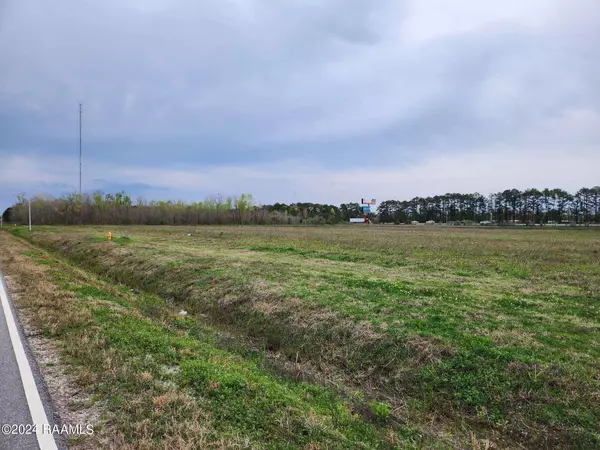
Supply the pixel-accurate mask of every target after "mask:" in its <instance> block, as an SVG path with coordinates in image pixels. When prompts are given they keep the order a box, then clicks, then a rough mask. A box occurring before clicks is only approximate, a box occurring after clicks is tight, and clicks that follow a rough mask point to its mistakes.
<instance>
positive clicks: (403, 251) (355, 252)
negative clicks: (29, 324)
mask: <svg viewBox="0 0 600 450" xmlns="http://www.w3.org/2000/svg"><path fill="white" fill-rule="evenodd" d="M108 231H111V232H112V233H113V237H114V239H113V241H112V242H107V241H106V238H105V235H106V233H107V232H108ZM13 234H14V235H15V236H17V237H21V238H25V239H27V240H29V241H30V242H32V243H34V244H36V245H39V246H41V247H43V248H45V249H46V250H49V251H51V252H56V253H58V254H60V255H62V256H64V257H66V258H68V260H70V261H71V262H72V263H75V264H78V265H80V266H82V267H85V268H86V269H88V270H90V271H92V272H95V273H96V274H98V275H99V276H100V277H101V279H102V280H104V281H110V282H118V283H120V286H124V287H126V291H127V292H130V289H134V290H136V291H139V292H140V293H143V294H144V295H154V296H156V297H153V298H155V299H154V300H152V301H149V300H148V301H144V300H136V301H130V302H129V303H128V304H129V306H130V307H132V308H134V309H135V310H136V311H139V313H140V314H141V315H142V316H143V317H145V318H147V319H149V320H152V321H154V322H156V323H159V324H160V323H163V322H164V320H165V312H164V311H165V308H167V309H168V308H171V309H172V310H173V311H178V310H179V309H185V310H186V311H188V312H189V313H190V316H188V318H186V319H185V320H183V319H182V320H181V324H179V325H178V328H177V327H176V328H177V329H178V330H179V332H180V334H181V333H183V335H185V336H186V338H185V339H190V340H191V341H190V342H188V341H187V340H186V341H185V342H179V343H177V342H175V341H173V342H171V341H168V339H170V338H167V337H165V336H166V335H164V333H166V331H164V330H162V328H160V327H159V325H152V327H154V326H156V327H159V328H152V327H151V328H148V329H146V328H144V327H146V325H139V326H140V327H141V328H140V329H139V330H137V328H136V327H138V324H135V323H131V324H128V325H127V324H125V325H124V324H120V325H115V327H116V328H111V327H112V325H111V327H108V328H107V329H110V330H112V331H107V333H108V336H109V337H108V338H107V339H108V341H109V342H110V343H111V345H112V346H114V347H115V348H120V346H125V348H126V347H127V345H130V344H131V342H133V341H136V340H140V339H141V341H140V342H146V343H147V346H146V347H144V348H142V349H140V348H137V350H136V351H138V352H140V351H142V353H143V352H146V353H148V354H154V353H156V354H157V355H162V356H158V357H160V358H162V357H164V358H165V360H164V361H163V363H164V364H169V365H172V366H177V368H178V371H179V373H180V374H182V375H181V377H182V378H180V381H181V383H182V386H187V387H190V388H191V389H192V390H194V392H195V393H196V394H197V395H198V396H199V397H200V398H204V397H206V396H207V395H208V394H207V393H209V392H212V391H213V390H215V389H214V386H223V389H216V390H217V391H219V395H217V396H210V395H208V397H207V398H209V399H210V401H208V402H207V403H205V404H204V408H205V409H207V410H208V411H209V412H210V413H211V414H212V415H213V416H214V417H216V419H217V421H218V422H220V423H226V424H227V426H228V427H230V428H229V429H228V430H229V431H228V433H229V434H227V435H228V436H231V435H235V433H241V435H242V436H245V437H247V438H248V439H249V440H250V441H251V442H263V443H269V445H273V446H274V447H279V445H280V444H281V442H283V441H278V440H277V439H280V438H281V439H284V435H283V434H281V433H283V432H282V431H281V430H282V427H281V424H280V425H279V426H277V425H272V423H273V422H277V420H278V418H279V417H280V414H281V411H282V410H286V411H288V414H286V417H288V418H290V419H289V420H291V421H292V422H294V421H296V422H294V423H305V422H303V421H305V419H306V417H305V414H306V413H305V412H306V411H313V412H312V413H311V414H313V413H314V414H317V416H318V415H319V414H321V416H319V417H320V420H321V422H320V423H321V424H323V427H322V428H319V429H318V431H315V432H314V433H313V434H311V431H310V430H308V431H307V428H306V427H304V428H303V427H299V428H294V426H291V428H289V429H288V431H289V432H290V433H292V435H293V434H294V433H296V432H298V433H301V435H302V436H305V438H301V439H300V440H298V441H294V440H293V439H291V438H290V437H289V436H288V437H285V439H288V440H289V442H290V444H289V445H290V446H291V447H294V445H297V446H300V447H302V446H304V448H351V447H352V446H354V445H355V444H356V443H358V442H360V443H361V445H363V446H364V448H375V447H380V448H385V447H386V446H388V447H390V446H391V447H394V446H397V447H402V448H404V447H409V446H413V447H417V448H418V447H424V448H432V447H435V446H439V447H455V448H456V447H459V448H485V446H486V445H487V446H490V445H494V446H496V447H497V448H519V447H521V448H522V447H525V448H597V447H599V446H600V423H599V418H600V232H599V231H597V230H540V229H536V230H521V229H520V230H511V229H508V230H503V229H458V228H447V229H446V228H438V227H431V228H429V227H427V228H426V227H407V226H402V227H392V226H382V227H377V226H371V227H370V228H366V227H362V226H358V227H347V226H341V227H315V228H303V227H199V228H187V227H180V228H174V227H122V228H118V227H82V228H77V227H68V228H67V227H62V228H61V227H46V228H45V227H36V229H35V230H34V232H33V233H29V232H27V230H26V229H24V228H17V229H15V230H13ZM32 257H33V258H34V259H35V258H37V262H38V263H39V264H45V263H44V261H45V257H40V256H39V255H38V256H37V257H36V256H35V255H34V256H32ZM46 264H47V265H48V264H49V265H53V264H54V263H46ZM57 264H58V263H57ZM61 264H62V263H61ZM63 272H64V270H63ZM57 276H58V275H57ZM71 287H72V286H71ZM78 289H80V291H78V292H79V294H80V295H84V296H85V295H87V296H88V297H89V296H92V297H93V296H94V295H96V294H97V293H95V291H92V290H89V289H90V288H88V287H86V285H85V283H84V284H82V285H80V286H79V288H78ZM96 296H97V295H96ZM100 297H102V296H100ZM108 297H110V296H108ZM110 298H112V297H110ZM144 298H145V297H144ZM148 298H149V297H148ZM157 299H158V300H157ZM95 314H96V315H95V316H94V320H96V321H98V323H102V320H104V318H103V317H104V316H103V314H104V315H105V316H106V314H107V313H95ZM98 314H99V315H98ZM107 317H108V316H107ZM106 320H107V321H108V322H110V320H109V319H106ZM177 320H179V319H177ZM148 326H150V325H148ZM119 327H121V328H119ZM123 327H124V328H123ZM206 327H208V328H206ZM206 329H210V330H211V331H210V333H209V334H211V335H213V336H218V338H215V339H212V340H211V343H210V346H214V347H215V349H216V350H215V352H216V353H215V354H218V355H221V353H219V352H226V355H227V356H212V355H213V353H211V352H212V350H211V351H208V350H206V349H205V348H204V347H202V349H200V347H197V346H201V345H209V344H206V343H204V344H201V343H198V342H200V341H197V339H199V337H198V336H203V335H205V334H206V333H207V332H206V331H199V330H206ZM132 330H137V331H132ZM111 333H113V334H111ZM127 333H129V334H127ZM124 336H125V337H124ZM192 342H193V344H192ZM140 345H142V346H143V345H146V344H140ZM188 345H190V346H191V347H193V350H192V349H188V350H189V352H192V354H193V357H189V356H186V357H185V358H183V357H182V356H181V353H182V352H181V351H175V353H174V354H171V353H169V351H168V349H170V348H171V347H175V348H178V346H182V347H183V348H186V349H187V348H188V347H187V346H188ZM210 348H212V347H210ZM130 351H133V350H131V349H130ZM207 352H208V353H207ZM163 353H164V354H163ZM183 353H185V352H183ZM231 361H234V362H231ZM279 377H283V378H279ZM286 380H288V381H286ZM282 383H283V384H282ZM289 383H292V384H291V385H288V384H289ZM294 383H300V384H294ZM284 385H285V387H282V386H284ZM249 386H255V387H256V386H262V387H263V388H264V389H258V391H257V390H256V389H252V388H250V387H249ZM265 386H268V388H265ZM290 386H291V387H290ZM307 389H308V390H310V389H316V390H315V392H316V393H315V394H311V395H309V396H308V397H307V395H306V390H307ZM320 389H322V390H320ZM257 392H262V393H264V395H262V396H261V395H257ZM311 392H312V391H311ZM309 397H310V398H311V399H312V400H306V399H307V398H309ZM315 398H316V399H318V400H315ZM234 399H237V400H234ZM306 402H308V403H306ZM311 402H312V403H311ZM273 405H275V406H273ZM336 405H337V406H336ZM261 411H271V413H268V412H265V413H264V414H261ZM290 411H304V413H302V412H290ZM325 411H329V412H325ZM331 411H338V412H337V413H335V412H334V413H332V412H331ZM315 420H317V419H315ZM317 423H319V420H317ZM269 424H271V425H269ZM325 424H327V425H325ZM317 428H318V427H317ZM290 430H291V431H290ZM324 430H325V431H324ZM232 433H233V434H232ZM328 433H329V434H328ZM338 435H346V436H350V438H349V439H350V440H349V441H341V440H338V438H336V437H335V436H338ZM306 436H308V437H306ZM269 439H275V440H274V441H270V440H269ZM285 442H288V441H285ZM344 442H345V443H344ZM375 443H377V444H375ZM286 445H288V444H286ZM309 445H313V447H310V446H309ZM356 445H358V444H356Z"/></svg>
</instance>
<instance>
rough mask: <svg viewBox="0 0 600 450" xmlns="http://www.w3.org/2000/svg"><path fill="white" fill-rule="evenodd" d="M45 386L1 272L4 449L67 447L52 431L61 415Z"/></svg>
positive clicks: (0, 438) (0, 443)
mask: <svg viewBox="0 0 600 450" xmlns="http://www.w3.org/2000/svg"><path fill="white" fill-rule="evenodd" d="M45 389H46V388H45V384H44V383H43V379H42V377H41V375H40V373H39V371H38V369H37V366H36V364H35V362H34V361H33V359H32V358H31V354H30V352H29V349H28V347H27V341H26V339H24V336H23V332H22V329H21V327H20V325H19V322H18V318H17V316H16V314H15V312H14V308H13V307H12V303H11V300H10V297H9V296H8V293H7V291H6V284H5V283H4V280H3V278H2V274H1V273H0V428H1V430H0V450H34V449H39V450H55V449H59V450H62V449H64V448H66V446H65V443H64V440H63V439H60V438H58V439H56V438H55V437H54V436H53V435H52V433H51V432H50V433H49V432H48V428H47V427H48V425H50V426H52V425H55V424H58V421H57V419H58V417H57V415H56V414H55V412H54V409H53V408H52V405H51V401H50V397H49V395H48V392H47V391H46V390H45ZM32 417H35V420H32ZM44 424H45V425H46V428H45V432H42V433H41V434H36V429H35V428H34V427H33V426H34V425H38V426H39V427H38V429H40V430H44V427H43V426H44ZM7 425H8V426H9V427H8V430H7V429H6V428H7ZM19 426H20V429H19V428H15V427H19Z"/></svg>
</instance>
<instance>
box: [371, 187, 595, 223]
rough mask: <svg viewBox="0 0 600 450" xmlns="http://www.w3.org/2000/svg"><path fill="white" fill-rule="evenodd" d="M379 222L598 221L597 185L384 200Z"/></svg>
mask: <svg viewBox="0 0 600 450" xmlns="http://www.w3.org/2000/svg"><path fill="white" fill-rule="evenodd" d="M378 213H379V220H380V221H381V222H394V223H406V222H411V221H415V220H416V221H419V222H425V221H430V220H431V221H435V222H456V221H474V222H481V221H490V222H496V223H503V224H511V223H517V222H521V223H532V224H533V223H541V224H544V223H590V222H600V186H595V187H593V188H581V189H579V190H578V191H577V192H576V193H575V194H570V193H568V192H567V191H565V190H563V189H544V190H538V189H527V190H524V191H519V190H518V189H507V190H505V191H502V192H498V193H495V194H492V195H489V196H484V195H482V194H479V193H474V194H460V193H450V194H445V195H436V196H434V197H415V198H413V199H411V200H406V201H398V200H387V201H384V202H382V203H381V204H380V205H379V208H378Z"/></svg>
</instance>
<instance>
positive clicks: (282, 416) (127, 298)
mask: <svg viewBox="0 0 600 450" xmlns="http://www.w3.org/2000/svg"><path fill="white" fill-rule="evenodd" d="M0 248H2V252H1V254H0V266H1V267H2V269H3V271H4V272H5V274H6V275H7V276H8V277H9V279H10V284H11V287H12V288H13V289H14V290H15V291H16V292H18V295H16V297H15V298H16V300H15V301H16V304H17V307H18V309H19V311H20V315H21V316H22V317H26V318H27V319H28V320H27V322H28V323H29V324H30V325H33V326H34V327H35V328H37V329H38V330H39V331H40V332H41V333H42V334H43V335H44V336H45V337H46V338H48V339H50V340H52V341H54V343H55V344H56V345H57V347H58V348H59V349H60V352H61V355H62V361H63V363H64V365H65V366H66V367H67V369H68V372H69V373H70V374H71V376H72V378H73V380H74V382H75V383H76V384H77V385H78V386H79V387H80V388H83V389H85V390H86V391H87V392H88V393H89V394H90V401H89V403H88V404H85V405H71V406H72V407H74V408H84V409H85V408H90V407H95V408H97V409H99V410H100V411H102V413H103V414H102V415H103V419H102V420H101V423H97V424H95V425H96V427H95V433H94V435H93V436H91V437H87V438H82V437H73V438H72V440H71V444H72V445H74V446H75V448H119V449H127V448H131V449H134V448H135V449H144V448H170V449H189V448H198V449H199V448H227V449H229V448H306V449H319V448H323V449H324V448H398V447H402V448H405V447H406V448H422V446H425V447H429V446H434V447H436V448H449V444H448V443H446V444H444V443H443V442H442V441H441V439H436V438H431V437H427V436H425V435H424V433H422V432H420V431H419V430H418V429H415V428H410V427H399V426H398V425H397V424H394V422H393V420H392V419H391V418H390V417H389V412H388V410H387V408H386V405H383V404H378V403H372V402H371V403H370V402H367V401H366V400H364V398H362V397H361V396H360V395H356V396H355V397H352V398H341V397H340V396H339V395H336V393H335V392H333V390H332V389H328V388H325V387H320V386H318V385H315V384H311V383H307V382H301V381H294V380H291V379H289V378H286V377H282V376H281V375H280V374H278V373H276V372H275V371H274V370H273V368H272V367H271V366H270V365H268V364H265V358H264V355H262V354H261V353H260V352H253V351H251V350H249V349H247V348H243V347H240V346H239V345H238V343H236V342H235V341H232V340H231V339H230V338H229V336H228V335H227V334H226V333H223V331H222V330H218V329H215V328H213V327H210V326H208V325H204V324H201V323H199V322H198V321H197V320H195V319H194V318H192V317H189V316H186V317H182V316H179V315H178V314H177V311H178V310H174V309H173V308H171V307H169V306H168V305H166V304H165V302H164V301H163V300H162V299H160V298H159V297H157V296H154V295H151V294H141V293H132V292H131V289H129V288H128V287H126V286H123V285H120V286H116V285H114V283H110V282H107V281H105V280H102V279H100V278H98V277H97V276H94V275H92V274H90V273H88V272H85V271H83V270H81V269H78V268H75V267H74V266H72V265H70V264H68V263H67V262H65V261H64V260H62V259H60V258H57V257H55V256H53V255H52V254H51V253H47V252H45V251H44V250H40V249H36V248H35V247H29V246H27V245H24V244H23V243H20V242H18V241H16V240H14V239H12V238H10V237H9V236H8V235H7V234H5V233H0ZM366 411H369V412H370V414H365V412H366ZM367 416H368V417H367Z"/></svg>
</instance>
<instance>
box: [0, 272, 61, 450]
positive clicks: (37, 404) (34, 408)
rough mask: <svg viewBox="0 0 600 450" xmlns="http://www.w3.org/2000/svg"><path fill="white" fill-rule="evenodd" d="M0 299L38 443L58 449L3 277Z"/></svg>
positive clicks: (43, 449)
mask: <svg viewBox="0 0 600 450" xmlns="http://www.w3.org/2000/svg"><path fill="white" fill-rule="evenodd" d="M0 300H2V309H3V310H4V316H5V317H6V326H7V327H8V333H9V335H10V340H11V342H12V346H13V349H14V351H15V357H16V358H17V364H18V366H19V372H20V373H21V381H22V383H23V388H24V389H25V397H26V398H27V405H28V406H29V412H30V413H31V420H32V422H33V425H37V427H36V431H37V441H38V445H39V446H40V450H57V446H56V442H55V441H54V436H53V435H52V432H51V428H50V426H49V423H48V417H47V416H46V411H45V410H44V405H43V404H42V400H41V398H40V393H39V392H38V389H37V386H36V385H35V380H34V379H33V373H31V367H29V360H28V359H27V356H26V355H25V349H24V348H23V343H22V342H21V337H20V336H19V331H18V330H17V324H16V322H15V318H14V316H13V313H12V310H11V309H10V304H9V303H8V295H7V294H6V290H5V288H4V283H3V282H2V279H1V278H0ZM24 425H25V424H24Z"/></svg>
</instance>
